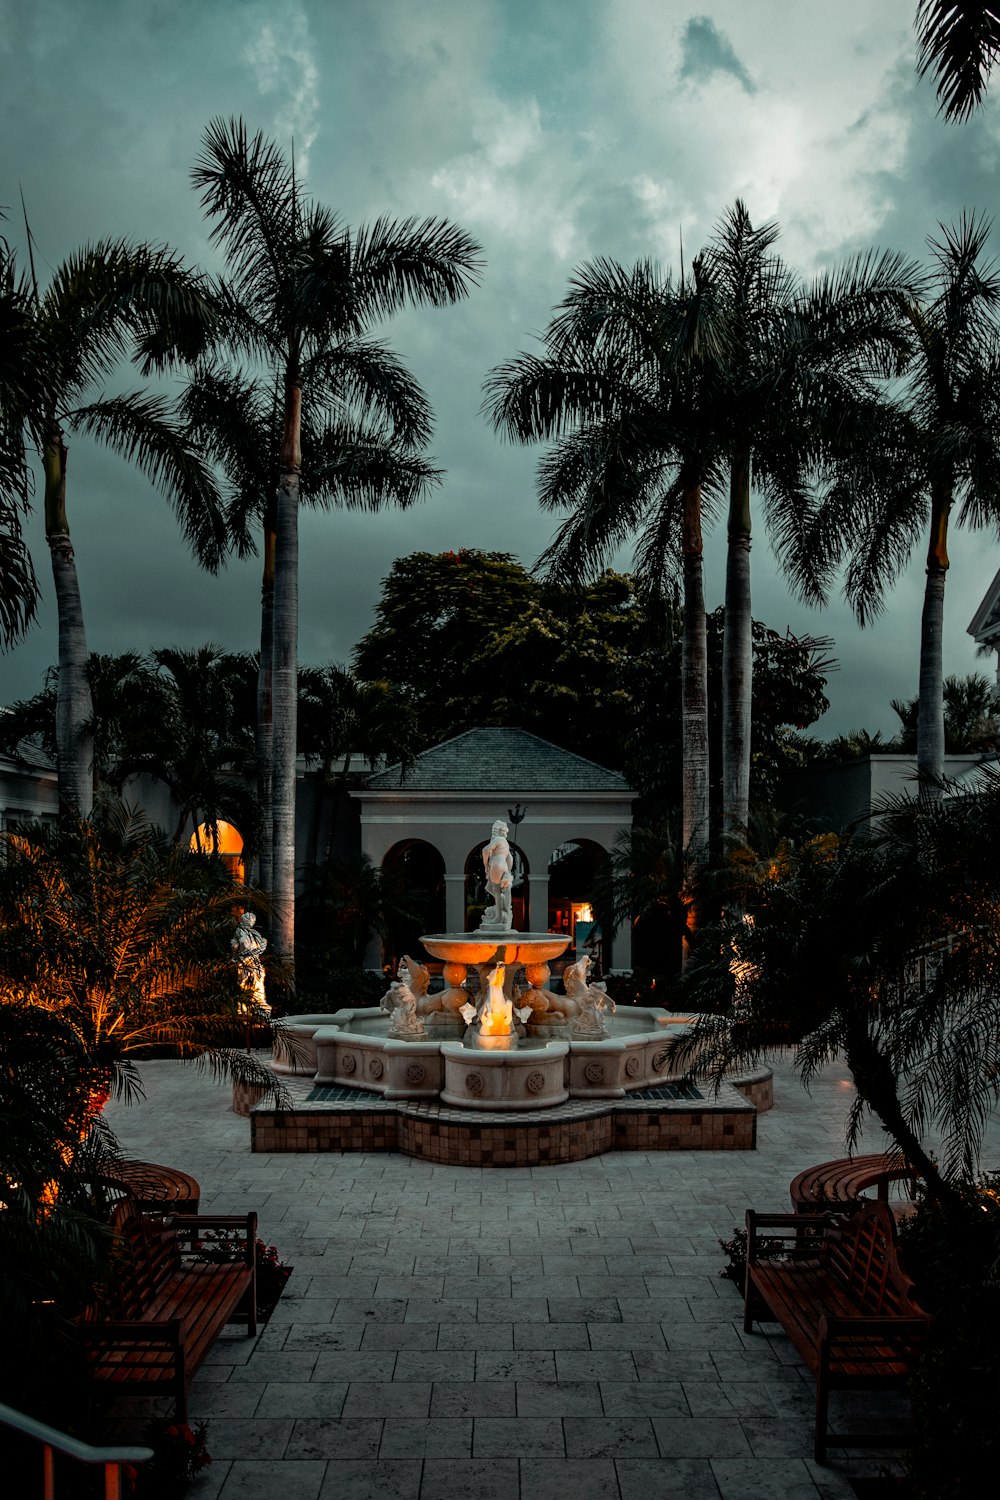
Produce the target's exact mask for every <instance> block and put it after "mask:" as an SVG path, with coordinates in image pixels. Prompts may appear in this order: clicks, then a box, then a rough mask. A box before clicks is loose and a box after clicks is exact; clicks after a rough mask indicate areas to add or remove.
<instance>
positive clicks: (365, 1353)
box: [311, 1325, 412, 1383]
mask: <svg viewBox="0 0 1000 1500" xmlns="http://www.w3.org/2000/svg"><path fill="white" fill-rule="evenodd" d="M390 1326H392V1325H390ZM397 1358H398V1356H397V1353H396V1351H395V1349H359V1350H354V1349H331V1350H330V1351H328V1352H327V1351H324V1352H322V1353H321V1354H320V1355H319V1356H318V1358H317V1360H316V1365H315V1368H314V1369H313V1372H312V1377H311V1378H312V1380H313V1381H314V1382H322V1381H327V1380H342V1381H344V1382H345V1383H348V1382H350V1381H353V1380H393V1379H401V1380H405V1379H407V1376H405V1375H402V1376H400V1375H397V1373H396V1362H397ZM410 1378H412V1377H410Z"/></svg>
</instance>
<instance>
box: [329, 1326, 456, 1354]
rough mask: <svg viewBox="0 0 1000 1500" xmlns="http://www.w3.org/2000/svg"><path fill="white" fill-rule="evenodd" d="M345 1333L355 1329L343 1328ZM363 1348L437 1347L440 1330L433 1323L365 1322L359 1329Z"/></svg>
mask: <svg viewBox="0 0 1000 1500" xmlns="http://www.w3.org/2000/svg"><path fill="white" fill-rule="evenodd" d="M341 1331H342V1332H343V1333H345V1334H346V1333H348V1332H353V1331H354V1330H353V1329H346V1328H345V1329H343V1330H341ZM357 1332H358V1336H359V1339H360V1346H361V1348H362V1349H372V1350H374V1349H435V1348H436V1347H437V1339H438V1330H437V1328H436V1327H435V1326H434V1324H433V1323H365V1324H362V1325H361V1326H360V1327H359V1328H358V1329H357Z"/></svg>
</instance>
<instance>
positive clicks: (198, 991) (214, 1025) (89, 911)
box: [0, 803, 275, 1140]
mask: <svg viewBox="0 0 1000 1500" xmlns="http://www.w3.org/2000/svg"><path fill="white" fill-rule="evenodd" d="M249 894H251V893H248V892H246V891H244V890H243V889H241V888H240V887H238V886H234V884H233V882H232V881H231V880H230V879H229V876H228V873H227V872H226V870H225V869H224V867H223V866H222V865H221V864H220V862H218V861H216V860H210V859H205V858H203V857H201V856H200V855H197V854H194V853H190V852H189V851H188V850H186V849H180V848H177V847H176V846H173V845H171V844H170V843H169V842H168V841H167V839H166V838H165V837H164V836H163V835H162V834H161V833H159V831H157V830H154V829H151V828H150V827H149V826H148V825H147V824H146V823H145V821H144V820H143V819H141V818H140V817H138V816H137V815H136V814H135V813H133V812H131V811H130V810H129V809H127V808H125V807H123V806H122V805H121V804H120V803H103V804H100V805H99V806H98V807H97V808H95V810H94V812H93V814H92V815H91V817H90V818H89V819H86V820H83V821H80V822H76V823H72V824H70V823H68V822H64V824H63V825H62V826H61V827H59V828H57V829H42V828H32V829H30V830H25V831H23V832H20V833H17V834H14V833H7V834H5V835H3V836H2V841H0V925H2V927H3V929H4V934H5V938H4V946H3V955H2V957H0V1004H8V1003H15V1002H16V1003H19V1004H27V1005H29V1006H31V1007H37V1008H38V1009H40V1010H43V1011H46V1012H50V1013H52V1014H53V1015H54V1016H56V1017H58V1018H59V1020H60V1022H61V1023H62V1025H63V1026H64V1027H66V1028H68V1029H69V1032H70V1034H71V1036H72V1037H73V1039H74V1045H75V1052H74V1056H76V1057H77V1058H78V1059H80V1061H79V1066H78V1073H79V1077H80V1083H81V1093H80V1102H79V1113H78V1114H77V1116H75V1117H74V1125H75V1129H76V1139H77V1140H79V1139H82V1138H83V1136H84V1134H85V1132H86V1129H87V1127H88V1126H89V1125H90V1124H91V1123H92V1121H93V1119H94V1118H95V1117H96V1115H97V1114H98V1113H99V1112H100V1109H101V1107H102V1106H103V1102H104V1100H105V1099H106V1098H107V1096H108V1094H109V1093H114V1094H115V1095H117V1096H124V1097H126V1098H128V1097H130V1096H131V1095H133V1094H134V1093H135V1091H136V1090H137V1088H138V1087H139V1079H138V1075H137V1073H136V1069H135V1059H136V1057H137V1056H142V1055H143V1054H144V1053H146V1052H148V1050H149V1049H150V1048H156V1047H162V1046H167V1047H169V1048H171V1049H172V1051H174V1052H175V1053H176V1054H177V1055H179V1056H180V1057H182V1058H204V1059H205V1060H207V1061H208V1062H209V1063H210V1064H211V1065H212V1066H213V1067H214V1068H215V1069H216V1070H217V1071H219V1072H222V1073H226V1074H228V1075H229V1076H231V1077H233V1078H234V1079H235V1080H237V1081H240V1082H247V1083H252V1084H255V1085H263V1086H264V1087H266V1088H268V1089H270V1090H271V1092H272V1094H273V1093H274V1092H275V1084H274V1079H273V1078H272V1076H271V1074H270V1072H269V1070H268V1069H267V1068H264V1067H262V1066H261V1064H260V1063H258V1062H257V1060H256V1059H255V1058H254V1057H253V1056H252V1055H251V1054H248V1053H246V1052H245V1051H244V1050H241V1048H240V1045H239V1042H240V1035H241V1022H240V1019H239V1015H238V1005H239V996H240V991H239V989H238V985H237V980H236V977H235V974H234V968H233V963H232V960H231V955H230V937H231V935H232V932H233V930H234V928H235V926H236V922H237V918H238V915H239V912H240V910H241V909H242V908H243V906H244V905H245V903H246V901H247V899H248V895H249Z"/></svg>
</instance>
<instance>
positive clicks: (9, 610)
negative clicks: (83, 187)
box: [0, 238, 38, 650]
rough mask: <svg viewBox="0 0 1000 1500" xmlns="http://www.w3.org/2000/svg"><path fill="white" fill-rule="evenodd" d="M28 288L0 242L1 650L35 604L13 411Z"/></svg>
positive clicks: (25, 341) (18, 395)
mask: <svg viewBox="0 0 1000 1500" xmlns="http://www.w3.org/2000/svg"><path fill="white" fill-rule="evenodd" d="M30 341H31V289H30V286H29V284H28V282H27V281H26V280H25V278H24V277H23V276H22V275H21V274H20V273H19V272H18V269H17V262H16V259H15V256H14V253H13V251H12V250H11V249H10V246H9V245H8V244H7V241H6V240H5V239H3V238H0V645H2V646H3V648H4V649H5V650H6V649H8V648H9V647H10V646H12V645H13V644H14V643H15V642H16V641H17V640H19V639H20V637H21V636H22V635H23V634H24V632H25V631H26V630H27V628H28V626H29V625H30V624H31V622H32V620H33V619H34V617H35V611H36V609H37V605H38V584H37V581H36V579H35V571H34V568H33V566H32V562H31V556H30V554H29V552H28V549H27V547H26V546H25V543H24V535H23V532H22V529H21V518H22V515H23V513H24V512H25V511H26V510H27V508H28V501H29V498H30V492H31V488H30V474H29V470H28V464H27V456H26V454H25V451H24V442H23V437H22V433H21V424H20V422H19V420H18V411H19V409H20V406H21V404H22V402H23V401H24V398H25V394H26V391H27V390H28V389H29V388H30V385H31V380H32V369H31V361H30V358H29V357H28V350H29V348H30Z"/></svg>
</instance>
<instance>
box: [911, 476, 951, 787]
mask: <svg viewBox="0 0 1000 1500" xmlns="http://www.w3.org/2000/svg"><path fill="white" fill-rule="evenodd" d="M950 510H951V487H950V486H948V487H938V488H935V489H933V490H932V492H931V539H930V545H929V546H928V548H927V582H926V584H925V585H924V607H923V610H922V612H921V616H920V689H919V698H918V704H917V773H918V775H919V776H920V777H921V778H924V777H931V778H934V779H940V777H941V776H943V775H944V664H943V654H944V586H945V582H946V580H947V577H948V513H949V511H950ZM920 795H921V797H922V798H926V799H927V800H929V801H937V799H938V798H939V797H940V795H941V791H940V788H939V787H935V786H933V785H929V784H925V783H924V782H923V780H922V782H921V788H920Z"/></svg>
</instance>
